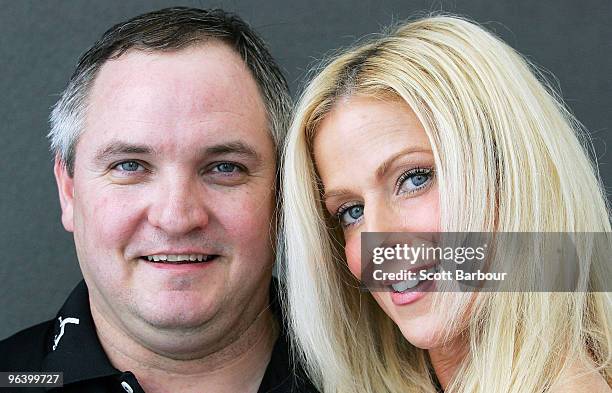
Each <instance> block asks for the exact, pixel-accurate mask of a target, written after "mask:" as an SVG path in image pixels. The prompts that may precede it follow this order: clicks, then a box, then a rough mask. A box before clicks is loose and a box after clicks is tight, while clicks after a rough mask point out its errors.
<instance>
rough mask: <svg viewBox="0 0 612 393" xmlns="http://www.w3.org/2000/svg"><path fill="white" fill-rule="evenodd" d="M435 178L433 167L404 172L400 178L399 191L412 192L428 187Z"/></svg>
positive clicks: (400, 192)
mask: <svg viewBox="0 0 612 393" xmlns="http://www.w3.org/2000/svg"><path fill="white" fill-rule="evenodd" d="M432 179H433V170H432V169H420V168H418V169H413V170H410V171H408V172H406V173H404V174H403V175H402V176H401V177H400V179H399V180H398V184H399V187H398V193H399V194H403V193H411V192H415V191H418V190H420V189H421V188H424V187H426V186H427V185H428V184H429V183H430V182H431V180H432Z"/></svg>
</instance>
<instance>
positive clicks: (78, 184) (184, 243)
mask: <svg viewBox="0 0 612 393" xmlns="http://www.w3.org/2000/svg"><path fill="white" fill-rule="evenodd" d="M267 124H268V123H267V120H266V114H265V108H264V104H263V102H262V99H261V97H260V94H259V91H258V87H257V85H256V83H255V81H254V79H253V77H252V76H251V74H250V73H249V71H248V69H247V68H246V65H244V63H243V62H242V60H241V59H240V57H239V55H237V54H236V53H235V52H234V51H233V50H232V49H230V48H229V47H227V46H225V45H224V44H221V43H216V42H212V43H206V44H202V45H199V46H195V47H192V48H188V49H184V50H181V51H178V52H170V53H160V52H153V53H145V52H141V51H131V52H128V53H126V54H124V55H123V56H121V57H120V58H118V59H116V60H111V61H108V62H107V63H105V65H104V66H103V67H102V68H101V70H100V72H99V74H98V76H97V78H96V80H95V83H94V85H93V87H92V90H91V92H90V96H89V107H88V111H87V116H86V124H85V128H84V132H83V134H82V136H81V137H80V139H79V142H78V144H77V147H76V159H75V165H74V168H75V169H74V177H73V178H70V177H69V176H67V174H66V172H65V170H64V169H62V168H61V167H60V166H59V165H57V164H56V174H57V178H58V184H59V188H60V196H61V199H62V209H63V216H62V220H63V223H64V226H65V228H66V229H67V230H68V231H73V232H74V240H75V244H76V249H77V254H78V257H79V263H80V265H81V270H82V271H83V276H84V277H85V280H86V282H87V284H88V287H89V290H90V299H91V304H92V312H98V313H99V314H100V315H103V316H104V318H105V319H107V320H108V321H109V322H110V323H111V324H115V325H116V326H121V327H122V329H125V330H127V331H128V332H131V334H143V335H145V334H147V333H146V332H147V331H148V329H153V330H157V331H159V330H161V331H166V330H169V331H175V330H180V331H183V332H189V334H191V333H192V332H197V331H200V330H203V329H210V328H214V329H216V330H219V329H221V330H231V329H233V328H236V327H237V326H238V325H239V324H241V323H242V322H241V319H247V320H248V318H249V316H251V317H252V318H254V317H255V316H256V315H257V313H259V312H260V311H261V308H262V307H263V306H264V305H265V303H266V298H267V293H268V286H269V280H270V274H271V267H272V262H273V251H272V239H271V234H272V232H271V228H272V226H271V217H272V213H273V206H274V189H273V187H274V179H275V162H274V160H275V156H274V145H273V142H272V139H271V137H270V135H269V133H268V126H267ZM164 259H165V260H164ZM194 259H195V260H194ZM200 260H201V261H200ZM249 323H250V321H249ZM141 332H142V333H141Z"/></svg>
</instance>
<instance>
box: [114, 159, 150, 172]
mask: <svg viewBox="0 0 612 393" xmlns="http://www.w3.org/2000/svg"><path fill="white" fill-rule="evenodd" d="M114 169H118V170H121V171H124V172H136V171H139V170H142V169H144V168H143V166H142V165H140V164H139V163H138V162H136V161H124V162H121V163H119V164H117V165H115V167H114Z"/></svg>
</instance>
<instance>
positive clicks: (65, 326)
mask: <svg viewBox="0 0 612 393" xmlns="http://www.w3.org/2000/svg"><path fill="white" fill-rule="evenodd" d="M47 345H48V348H47V350H48V351H49V352H48V354H47V356H46V357H45V358H44V360H43V364H42V371H49V372H52V371H55V372H57V371H63V372H64V384H65V385H67V384H70V383H73V382H78V381H84V380H89V379H94V378H100V377H107V376H111V375H117V374H121V373H120V371H119V370H117V369H116V368H115V367H113V365H112V364H111V363H110V361H109V360H108V357H107V356H106V353H105V352H104V350H103V349H102V345H101V344H100V341H99V340H98V336H97V334H96V327H95V325H94V322H93V319H92V317H91V310H90V308H89V294H88V291H87V286H86V285H85V281H81V282H80V283H79V284H78V285H77V286H76V288H75V289H74V290H73V291H72V293H71V294H70V296H69V297H68V299H67V300H66V303H64V305H63V306H62V308H61V309H60V311H59V312H58V314H57V316H56V318H55V324H54V332H53V335H52V336H51V337H49V341H48V343H47Z"/></svg>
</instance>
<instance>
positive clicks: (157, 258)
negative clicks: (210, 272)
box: [140, 254, 219, 265]
mask: <svg viewBox="0 0 612 393" xmlns="http://www.w3.org/2000/svg"><path fill="white" fill-rule="evenodd" d="M218 256H219V255H216V254H155V255H144V256H141V257H140V259H142V260H145V261H148V262H153V263H166V264H174V265H181V264H186V263H202V262H210V261H212V260H214V259H215V258H217V257H218Z"/></svg>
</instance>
